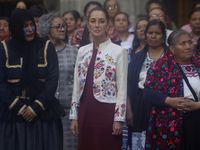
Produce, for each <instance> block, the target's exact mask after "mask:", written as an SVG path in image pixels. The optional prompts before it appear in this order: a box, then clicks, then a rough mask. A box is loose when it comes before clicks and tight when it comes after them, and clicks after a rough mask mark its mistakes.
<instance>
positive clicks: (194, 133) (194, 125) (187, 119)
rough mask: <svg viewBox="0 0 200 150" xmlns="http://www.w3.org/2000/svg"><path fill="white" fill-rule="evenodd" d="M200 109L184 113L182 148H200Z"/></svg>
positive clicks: (187, 149) (186, 149) (193, 149)
mask: <svg viewBox="0 0 200 150" xmlns="http://www.w3.org/2000/svg"><path fill="white" fill-rule="evenodd" d="M199 140H200V110H197V111H194V112H188V113H185V114H184V115H183V124H182V134H181V150H200V141H199Z"/></svg>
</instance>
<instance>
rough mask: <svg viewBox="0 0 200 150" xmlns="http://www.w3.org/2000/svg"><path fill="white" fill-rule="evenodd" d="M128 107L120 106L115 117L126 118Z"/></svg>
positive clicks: (116, 109)
mask: <svg viewBox="0 0 200 150" xmlns="http://www.w3.org/2000/svg"><path fill="white" fill-rule="evenodd" d="M125 110H126V106H125V104H119V105H117V106H116V107H115V116H116V117H120V116H121V117H124V116H125Z"/></svg>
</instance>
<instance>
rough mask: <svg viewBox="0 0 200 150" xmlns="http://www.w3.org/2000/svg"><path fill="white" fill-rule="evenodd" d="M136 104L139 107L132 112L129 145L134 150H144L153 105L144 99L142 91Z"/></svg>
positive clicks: (139, 92) (140, 90)
mask: <svg viewBox="0 0 200 150" xmlns="http://www.w3.org/2000/svg"><path fill="white" fill-rule="evenodd" d="M135 104H137V106H135V110H132V111H133V127H129V129H128V130H129V131H128V134H129V135H128V144H129V146H130V148H132V149H137V150H143V149H144V145H145V139H146V138H145V136H146V130H147V127H148V119H149V113H150V109H151V105H150V103H148V102H147V101H145V100H144V99H143V90H142V89H138V95H137V99H136V103H135Z"/></svg>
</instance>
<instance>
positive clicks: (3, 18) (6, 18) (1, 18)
mask: <svg viewBox="0 0 200 150" xmlns="http://www.w3.org/2000/svg"><path fill="white" fill-rule="evenodd" d="M0 20H5V21H7V22H8V24H9V19H8V17H0Z"/></svg>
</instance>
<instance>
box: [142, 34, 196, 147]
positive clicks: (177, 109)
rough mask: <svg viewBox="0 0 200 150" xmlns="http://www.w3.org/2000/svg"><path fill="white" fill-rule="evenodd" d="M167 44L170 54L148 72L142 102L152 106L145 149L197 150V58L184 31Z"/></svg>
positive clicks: (188, 36)
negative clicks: (147, 102)
mask: <svg viewBox="0 0 200 150" xmlns="http://www.w3.org/2000/svg"><path fill="white" fill-rule="evenodd" d="M168 43H169V49H170V50H169V51H168V52H167V53H166V54H165V56H163V58H161V59H160V60H158V61H157V62H156V63H155V64H154V65H153V66H152V67H151V68H150V69H149V70H148V74H147V80H146V83H145V89H144V98H145V99H146V100H147V101H149V102H150V103H151V104H152V105H153V107H152V109H151V113H150V118H149V124H148V130H147V136H146V144H145V147H146V149H152V150H155V149H158V150H159V149H172V148H173V149H177V150H178V149H181V150H191V149H200V146H199V138H200V131H199V124H200V102H199V101H198V100H199V98H200V88H199V84H200V79H199V76H200V57H199V56H197V55H193V43H192V40H191V36H190V34H189V33H188V32H186V31H184V30H177V31H174V32H173V33H172V34H171V35H170V36H169V39H168ZM181 70H182V71H181ZM187 81H188V82H189V84H188V83H187ZM189 85H190V86H191V88H189V87H190V86H189ZM192 89H193V93H192ZM197 101H198V102H197ZM182 112H183V113H184V114H183V113H182Z"/></svg>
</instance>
